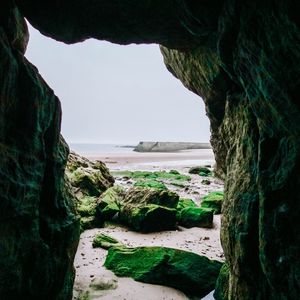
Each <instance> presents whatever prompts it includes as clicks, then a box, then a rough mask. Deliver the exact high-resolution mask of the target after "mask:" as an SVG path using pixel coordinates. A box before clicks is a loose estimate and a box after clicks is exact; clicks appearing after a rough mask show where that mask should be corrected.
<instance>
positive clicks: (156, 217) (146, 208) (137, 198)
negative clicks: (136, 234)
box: [120, 187, 179, 232]
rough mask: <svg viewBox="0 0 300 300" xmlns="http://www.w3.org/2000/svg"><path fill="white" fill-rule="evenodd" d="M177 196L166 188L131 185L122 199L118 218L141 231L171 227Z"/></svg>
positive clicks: (173, 224)
mask: <svg viewBox="0 0 300 300" xmlns="http://www.w3.org/2000/svg"><path fill="white" fill-rule="evenodd" d="M178 200H179V197H178V195H177V194H176V193H174V192H171V191H168V190H160V189H152V188H142V187H133V188H131V189H130V190H129V191H128V193H127V194H126V197H125V199H124V202H123V205H122V208H121V211H120V220H121V221H122V222H123V223H125V224H126V225H128V226H129V227H131V228H132V229H133V230H136V231H142V232H151V231H160V230H167V229H173V228H174V227H175V224H176V207H177V204H178Z"/></svg>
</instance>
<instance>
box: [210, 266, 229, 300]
mask: <svg viewBox="0 0 300 300" xmlns="http://www.w3.org/2000/svg"><path fill="white" fill-rule="evenodd" d="M229 275H230V271H229V267H228V265H227V264H226V263H224V264H223V266H222V268H221V270H220V273H219V276H218V279H217V282H216V286H215V291H214V298H215V299H216V300H227V299H229V294H228V291H229V286H228V284H229Z"/></svg>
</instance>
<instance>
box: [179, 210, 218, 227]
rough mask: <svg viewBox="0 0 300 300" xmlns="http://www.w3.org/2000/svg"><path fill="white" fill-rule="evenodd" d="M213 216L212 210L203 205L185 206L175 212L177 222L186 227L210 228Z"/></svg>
mask: <svg viewBox="0 0 300 300" xmlns="http://www.w3.org/2000/svg"><path fill="white" fill-rule="evenodd" d="M213 217H214V216H213V210H212V209H208V208H203V207H186V208H183V209H182V210H181V211H180V212H179V213H178V214H177V220H178V224H179V225H181V226H183V227H186V228H191V227H203V228H212V226H213Z"/></svg>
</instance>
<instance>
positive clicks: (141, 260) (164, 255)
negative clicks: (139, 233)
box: [104, 247, 222, 297]
mask: <svg viewBox="0 0 300 300" xmlns="http://www.w3.org/2000/svg"><path fill="white" fill-rule="evenodd" d="M104 266H105V267H106V268H108V269H109V270H111V271H113V272H114V273H115V274H116V275H117V276H120V277H132V278H133V279H135V280H137V281H141V282H145V283H151V284H159V285H165V286H170V287H173V288H176V289H179V290H181V291H183V292H184V293H186V294H187V295H191V296H197V297H203V296H205V295H206V294H208V293H209V292H210V291H212V290H213V289H214V287H215V283H216V280H217V277H218V274H219V271H220V268H221V266H222V263H220V262H218V261H213V260H209V259H208V258H207V257H204V256H200V255H197V254H195V253H191V252H187V251H182V250H177V249H172V248H165V247H137V248H126V247H111V248H110V249H109V250H108V254H107V257H106V260H105V263H104Z"/></svg>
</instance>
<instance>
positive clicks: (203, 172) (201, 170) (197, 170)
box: [189, 167, 212, 176]
mask: <svg viewBox="0 0 300 300" xmlns="http://www.w3.org/2000/svg"><path fill="white" fill-rule="evenodd" d="M189 173H190V174H197V175H200V176H211V175H212V172H211V170H210V169H208V168H206V167H192V168H190V169H189Z"/></svg>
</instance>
